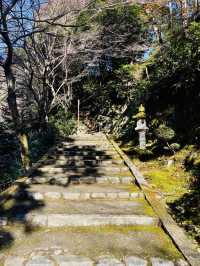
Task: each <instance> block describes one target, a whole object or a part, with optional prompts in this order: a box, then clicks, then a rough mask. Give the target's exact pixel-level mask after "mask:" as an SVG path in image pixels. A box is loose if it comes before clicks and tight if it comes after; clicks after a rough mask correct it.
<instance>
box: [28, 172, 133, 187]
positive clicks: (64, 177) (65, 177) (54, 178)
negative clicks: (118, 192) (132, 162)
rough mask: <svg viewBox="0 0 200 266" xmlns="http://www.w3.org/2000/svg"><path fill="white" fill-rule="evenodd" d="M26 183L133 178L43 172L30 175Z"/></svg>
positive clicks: (125, 180)
mask: <svg viewBox="0 0 200 266" xmlns="http://www.w3.org/2000/svg"><path fill="white" fill-rule="evenodd" d="M26 183H27V184H31V183H32V184H52V185H53V184H55V185H60V186H67V185H69V184H94V183H98V184H132V183H134V179H133V177H132V176H129V175H127V176H123V177H119V176H112V175H110V176H103V175H102V176H95V175H84V176H82V175H78V174H74V175H70V174H69V173H66V174H64V173H63V174H56V175H52V174H49V173H45V174H43V175H42V176H41V175H34V176H33V175H32V176H31V177H30V179H28V180H27V181H26Z"/></svg>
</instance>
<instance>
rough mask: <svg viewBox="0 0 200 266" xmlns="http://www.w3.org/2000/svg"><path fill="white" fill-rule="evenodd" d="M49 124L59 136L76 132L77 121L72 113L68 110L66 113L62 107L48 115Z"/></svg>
mask: <svg viewBox="0 0 200 266" xmlns="http://www.w3.org/2000/svg"><path fill="white" fill-rule="evenodd" d="M50 124H51V125H52V126H53V127H55V129H56V131H57V133H58V135H59V136H61V137H67V136H69V135H71V134H73V133H75V132H76V127H77V122H76V119H75V117H74V115H73V114H72V113H70V112H67V113H66V112H65V110H64V109H62V108H60V109H59V110H58V112H57V113H56V114H55V115H52V116H51V117H50Z"/></svg>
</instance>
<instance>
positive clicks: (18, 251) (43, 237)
mask: <svg viewBox="0 0 200 266" xmlns="http://www.w3.org/2000/svg"><path fill="white" fill-rule="evenodd" d="M101 229H102V230H103V233H102V234H101V235H100V234H94V232H95V230H94V232H92V231H89V232H85V231H86V230H84V232H85V233H84V232H81V237H80V234H79V233H78V232H77V233H75V231H76V228H72V230H68V231H64V230H58V229H57V228H51V230H46V231H48V232H44V231H41V230H40V232H34V233H32V234H29V236H28V237H29V239H31V241H28V243H29V244H28V245H27V242H26V241H24V239H23V238H22V240H18V241H17V247H15V248H14V251H11V252H9V253H8V254H1V259H0V265H2V266H13V265H16V266H147V265H148V266H189V264H188V263H187V262H186V261H185V260H183V258H182V256H181V255H179V254H177V256H174V255H173V251H174V249H173V247H172V245H169V243H166V241H164V243H162V242H161V240H158V239H159V237H158V239H156V236H155V234H152V235H150V236H151V239H149V241H150V242H152V243H154V244H152V245H151V246H152V247H151V248H150V247H149V246H148V244H149V241H145V242H144V239H141V238H142V237H143V238H145V237H146V238H149V235H148V233H146V235H144V233H142V236H141V237H137V236H136V235H137V232H134V231H133V232H131V231H129V232H130V234H131V236H129V234H127V235H126V234H122V233H117V234H116V233H115V232H113V235H112V237H110V233H109V232H107V233H106V231H104V230H105V228H102V227H101ZM77 231H78V230H77ZM88 234H89V237H88ZM133 234H135V237H134V236H133ZM38 236H40V237H38ZM56 236H57V237H56ZM146 238H145V239H146ZM59 240H61V241H59ZM35 243H37V245H36V244H35ZM94 243H95V248H94ZM159 244H160V245H159ZM166 244H168V245H166ZM27 246H29V248H26V247H27ZM127 246H128V248H127ZM110 247H113V251H112V250H111V248H110ZM159 248H160V249H161V250H164V251H165V252H162V251H160V252H159ZM24 249H25V250H24ZM171 249H172V250H173V251H171ZM2 253H3V252H2ZM75 254H76V255H75ZM13 262H14V264H13Z"/></svg>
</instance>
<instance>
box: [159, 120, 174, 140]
mask: <svg viewBox="0 0 200 266" xmlns="http://www.w3.org/2000/svg"><path fill="white" fill-rule="evenodd" d="M155 135H156V137H157V138H158V139H159V140H161V141H164V142H168V141H170V140H172V139H173V138H174V137H175V132H174V130H173V129H172V128H170V127H167V126H166V125H164V124H162V125H160V126H159V127H158V128H157V129H156V130H155Z"/></svg>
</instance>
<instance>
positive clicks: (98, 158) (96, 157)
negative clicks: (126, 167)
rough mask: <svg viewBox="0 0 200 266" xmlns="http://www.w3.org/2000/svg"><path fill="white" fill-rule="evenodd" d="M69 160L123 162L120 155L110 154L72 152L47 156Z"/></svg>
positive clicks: (52, 158)
mask: <svg viewBox="0 0 200 266" xmlns="http://www.w3.org/2000/svg"><path fill="white" fill-rule="evenodd" d="M48 159H49V160H59V161H60V160H61V161H62V160H68V161H75V160H78V161H84V160H86V161H88V160H89V161H101V162H102V161H105V162H107V161H108V162H111V161H112V162H113V163H117V162H118V161H119V162H123V161H122V159H121V157H120V156H119V155H117V154H116V155H115V156H110V155H76V154H72V155H70V156H65V155H62V154H60V155H59V154H58V155H56V154H55V155H53V154H52V155H51V154H50V155H48V156H47V160H48Z"/></svg>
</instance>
